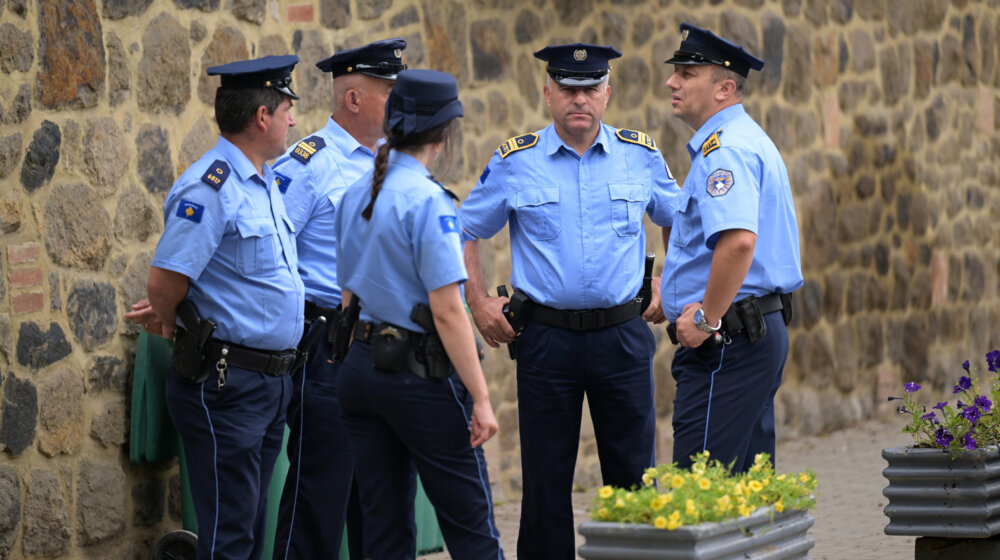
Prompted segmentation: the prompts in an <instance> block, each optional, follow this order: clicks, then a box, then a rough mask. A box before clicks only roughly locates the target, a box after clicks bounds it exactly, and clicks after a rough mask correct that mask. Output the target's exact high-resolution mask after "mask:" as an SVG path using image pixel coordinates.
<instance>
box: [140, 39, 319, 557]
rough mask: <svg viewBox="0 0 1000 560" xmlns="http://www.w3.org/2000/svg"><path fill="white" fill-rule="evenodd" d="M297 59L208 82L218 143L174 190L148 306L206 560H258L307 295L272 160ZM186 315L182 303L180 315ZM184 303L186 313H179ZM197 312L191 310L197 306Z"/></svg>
mask: <svg viewBox="0 0 1000 560" xmlns="http://www.w3.org/2000/svg"><path fill="white" fill-rule="evenodd" d="M297 62H298V57H296V56H292V55H289V56H269V57H264V58H260V59H256V60H245V61H240V62H233V63H230V64H226V65H223V66H214V67H212V68H209V69H208V73H209V74H210V75H216V74H217V75H219V76H221V79H222V81H221V84H222V85H221V86H220V87H219V89H218V91H217V92H216V95H215V118H216V121H217V122H218V124H219V130H220V137H219V140H218V142H217V143H216V145H215V147H214V148H212V149H211V150H209V151H208V152H206V153H205V155H204V156H202V157H201V159H199V160H198V161H197V162H196V163H194V164H193V165H192V166H191V167H190V168H188V170H187V171H185V172H184V173H183V174H182V175H181V176H180V178H179V179H178V180H177V182H176V183H174V185H173V187H171V189H170V193H169V194H168V195H167V199H166V202H165V204H164V227H163V235H162V236H161V237H160V241H159V243H158V244H157V247H156V254H155V256H154V258H153V263H152V268H151V269H150V272H149V281H148V285H147V293H148V296H149V302H150V304H151V305H152V309H153V311H154V312H155V314H156V316H157V318H158V319H159V320H160V321H162V323H163V330H162V331H161V334H163V335H165V336H167V337H173V335H174V334H175V322H176V321H177V320H178V318H179V319H180V323H179V326H176V340H175V351H174V356H173V360H172V362H171V368H170V369H171V375H170V376H169V377H168V379H167V386H166V398H167V406H168V409H169V411H170V416H171V418H172V419H173V422H174V424H175V425H176V426H177V430H178V432H179V433H180V435H181V440H182V442H183V445H184V451H185V454H186V460H187V472H188V473H189V478H190V482H191V498H192V500H193V502H194V510H195V514H196V516H197V519H198V558H200V559H208V558H212V559H216V560H218V559H224V558H232V559H240V560H246V559H247V558H251V559H253V558H260V556H261V552H262V547H263V541H264V539H263V532H264V514H265V509H266V500H267V488H268V484H269V482H270V479H271V472H272V469H273V466H274V461H275V458H276V457H277V455H278V452H279V451H280V447H281V439H282V433H283V430H284V424H285V407H286V406H287V404H288V399H289V396H290V392H291V379H290V377H289V375H288V374H289V373H290V372H291V370H292V368H293V366H294V362H295V360H296V358H297V355H296V352H295V347H296V344H297V343H298V342H299V339H300V337H301V336H302V324H303V303H302V302H303V298H304V295H305V294H304V289H303V285H302V280H301V279H300V278H299V273H298V270H297V266H298V263H297V256H296V248H295V238H294V229H293V227H292V224H291V222H290V221H289V220H288V217H287V216H286V215H285V207H284V203H283V201H282V197H281V194H280V193H279V192H278V186H277V183H276V182H275V176H274V172H273V171H272V170H271V168H270V167H268V165H267V163H266V161H267V160H269V159H273V158H275V157H277V156H279V155H281V152H282V151H283V150H284V149H285V142H286V138H287V133H288V127H289V126H294V125H295V120H294V119H293V118H292V115H291V108H292V100H293V99H298V97H297V96H296V95H295V93H293V92H292V90H291V89H290V87H289V86H290V84H291V71H292V68H293V67H294V66H295V64H296V63H297ZM182 302H183V303H182ZM179 304H180V305H179ZM192 304H193V305H192Z"/></svg>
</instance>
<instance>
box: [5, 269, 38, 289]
mask: <svg viewBox="0 0 1000 560" xmlns="http://www.w3.org/2000/svg"><path fill="white" fill-rule="evenodd" d="M41 283H42V269H41V268H38V267H37V266H36V267H32V268H19V269H16V270H12V271H10V287H11V288H14V289H17V288H27V287H30V286H37V285H39V284H41Z"/></svg>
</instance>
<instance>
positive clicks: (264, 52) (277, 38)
mask: <svg viewBox="0 0 1000 560" xmlns="http://www.w3.org/2000/svg"><path fill="white" fill-rule="evenodd" d="M257 52H258V54H260V56H270V55H278V54H288V43H286V42H285V38H284V37H282V36H281V35H265V36H263V37H261V39H260V43H259V44H258V45H257ZM293 81H294V80H293ZM295 87H296V88H297V87H298V85H296V86H295ZM204 120H205V117H204V116H201V117H198V122H202V121H204ZM192 130H193V129H192ZM208 132H209V136H210V137H213V138H212V139H211V141H212V142H213V144H211V145H209V148H211V147H212V145H214V142H215V139H214V134H215V131H214V130H212V129H211V127H209V131H208ZM188 134H189V135H190V132H188ZM184 143H185V144H187V140H186V139H185V141H184ZM185 147H186V146H182V147H181V149H182V150H183V149H184V148H185ZM199 155H200V153H199ZM191 161H193V160H191ZM182 167H183V166H182Z"/></svg>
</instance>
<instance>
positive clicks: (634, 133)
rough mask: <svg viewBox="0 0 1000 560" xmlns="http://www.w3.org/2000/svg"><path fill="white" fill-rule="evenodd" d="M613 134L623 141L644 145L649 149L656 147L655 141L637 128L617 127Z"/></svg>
mask: <svg viewBox="0 0 1000 560" xmlns="http://www.w3.org/2000/svg"><path fill="white" fill-rule="evenodd" d="M615 134H616V135H617V136H618V139H619V140H621V141H623V142H628V143H629V144H638V145H640V146H645V147H647V148H649V149H650V150H655V149H656V143H655V142H653V139H652V138H650V137H649V136H647V135H646V134H645V133H643V132H639V131H638V130H629V129H627V128H620V129H618V132H617V133H615Z"/></svg>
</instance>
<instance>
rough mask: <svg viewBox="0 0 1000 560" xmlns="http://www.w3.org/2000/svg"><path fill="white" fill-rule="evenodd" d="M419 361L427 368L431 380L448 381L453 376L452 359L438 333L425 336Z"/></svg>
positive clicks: (418, 357)
mask: <svg viewBox="0 0 1000 560" xmlns="http://www.w3.org/2000/svg"><path fill="white" fill-rule="evenodd" d="M417 361H418V362H421V363H422V364H424V365H425V366H427V377H428V378H429V379H447V377H448V376H449V375H451V359H450V358H448V352H446V351H445V349H444V343H442V342H441V337H440V336H438V335H437V333H433V334H432V333H428V334H426V335H424V340H423V343H422V344H421V345H420V352H419V354H418V356H417Z"/></svg>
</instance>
